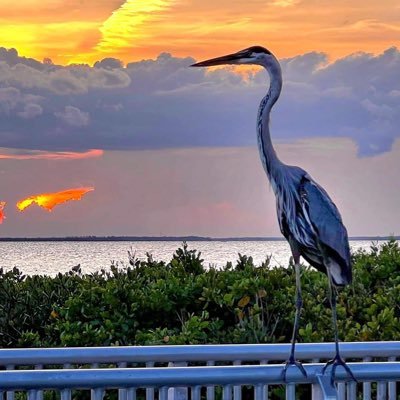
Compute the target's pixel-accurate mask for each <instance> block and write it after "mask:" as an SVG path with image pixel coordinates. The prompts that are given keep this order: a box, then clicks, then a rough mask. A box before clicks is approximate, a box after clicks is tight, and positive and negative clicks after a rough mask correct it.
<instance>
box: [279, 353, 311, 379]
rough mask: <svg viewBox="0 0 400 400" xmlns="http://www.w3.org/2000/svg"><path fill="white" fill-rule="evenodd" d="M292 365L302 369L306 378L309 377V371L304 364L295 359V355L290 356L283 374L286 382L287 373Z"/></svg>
mask: <svg viewBox="0 0 400 400" xmlns="http://www.w3.org/2000/svg"><path fill="white" fill-rule="evenodd" d="M291 365H294V366H296V367H297V368H298V369H299V370H300V372H301V373H302V374H303V376H304V378H307V372H306V370H305V369H304V367H303V364H302V363H301V362H300V361H297V360H295V359H294V358H293V357H290V358H289V360H287V361H286V362H285V366H284V367H283V371H282V374H281V376H282V379H283V381H284V382H286V373H287V370H288V369H289V367H290V366H291Z"/></svg>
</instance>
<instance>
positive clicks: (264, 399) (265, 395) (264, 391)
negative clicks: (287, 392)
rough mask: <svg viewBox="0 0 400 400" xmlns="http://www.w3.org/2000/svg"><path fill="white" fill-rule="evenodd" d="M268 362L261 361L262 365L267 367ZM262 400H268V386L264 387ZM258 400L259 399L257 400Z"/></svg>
mask: <svg viewBox="0 0 400 400" xmlns="http://www.w3.org/2000/svg"><path fill="white" fill-rule="evenodd" d="M267 364H268V360H261V361H260V365H267ZM260 399H261V400H268V385H263V390H262V392H261V397H260ZM257 400H258V399H257Z"/></svg>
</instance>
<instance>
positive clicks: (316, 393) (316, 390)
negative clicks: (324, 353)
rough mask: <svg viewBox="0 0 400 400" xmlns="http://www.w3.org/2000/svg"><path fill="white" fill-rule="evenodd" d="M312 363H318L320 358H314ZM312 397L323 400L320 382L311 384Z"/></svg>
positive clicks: (313, 399) (314, 399)
mask: <svg viewBox="0 0 400 400" xmlns="http://www.w3.org/2000/svg"><path fill="white" fill-rule="evenodd" d="M311 362H312V363H318V362H319V358H313V359H312V360H311ZM311 398H312V400H322V389H321V387H320V385H319V384H318V383H313V384H312V385H311Z"/></svg>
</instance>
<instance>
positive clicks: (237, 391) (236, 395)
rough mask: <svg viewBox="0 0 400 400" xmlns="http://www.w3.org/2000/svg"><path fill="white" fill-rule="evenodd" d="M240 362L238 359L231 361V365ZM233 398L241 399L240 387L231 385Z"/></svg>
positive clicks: (234, 399)
mask: <svg viewBox="0 0 400 400" xmlns="http://www.w3.org/2000/svg"><path fill="white" fill-rule="evenodd" d="M241 364H242V362H241V361H240V360H235V361H233V365H241ZM233 400H242V387H241V386H238V385H235V386H234V387H233Z"/></svg>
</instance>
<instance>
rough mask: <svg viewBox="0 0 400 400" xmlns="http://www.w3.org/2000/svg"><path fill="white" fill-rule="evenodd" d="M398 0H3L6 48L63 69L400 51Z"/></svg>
mask: <svg viewBox="0 0 400 400" xmlns="http://www.w3.org/2000/svg"><path fill="white" fill-rule="evenodd" d="M399 39H400V3H399V2H398V0H385V1H380V2H377V1H376V0H355V1H349V0H334V1H332V0H246V1H244V0H241V1H239V0H218V1H215V0H125V1H124V0H68V1H65V0H64V1H62V0H42V1H40V2H39V1H37V0H19V1H17V2H16V1H11V0H2V1H1V3H0V46H4V47H7V48H9V47H15V48H16V49H17V50H18V51H19V53H20V54H22V55H25V56H29V57H34V58H36V59H39V60H41V59H43V58H44V57H49V58H51V59H52V60H53V61H54V62H56V63H61V64H68V63H71V62H87V63H91V64H92V63H93V62H94V61H96V60H99V59H102V58H104V57H116V58H120V59H122V60H123V61H125V62H128V61H132V60H138V59H141V58H154V57H155V56H157V55H158V54H159V53H160V52H163V51H168V52H171V53H173V54H175V55H177V56H187V55H192V56H194V57H196V58H202V57H208V56H214V55H218V54H221V53H225V52H227V51H228V52H229V51H232V50H235V49H237V48H242V47H247V46H249V45H250V44H256V43H257V44H261V45H265V46H267V47H269V48H271V49H272V50H273V51H274V52H275V53H276V54H277V55H278V56H279V57H287V56H294V55H297V54H301V53H305V52H308V51H313V50H317V51H324V52H327V53H328V54H329V55H330V56H331V57H332V58H337V57H340V56H344V55H347V54H349V53H352V52H356V51H368V52H374V53H377V52H381V51H382V50H384V49H385V48H387V47H389V46H393V45H398V44H399Z"/></svg>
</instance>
